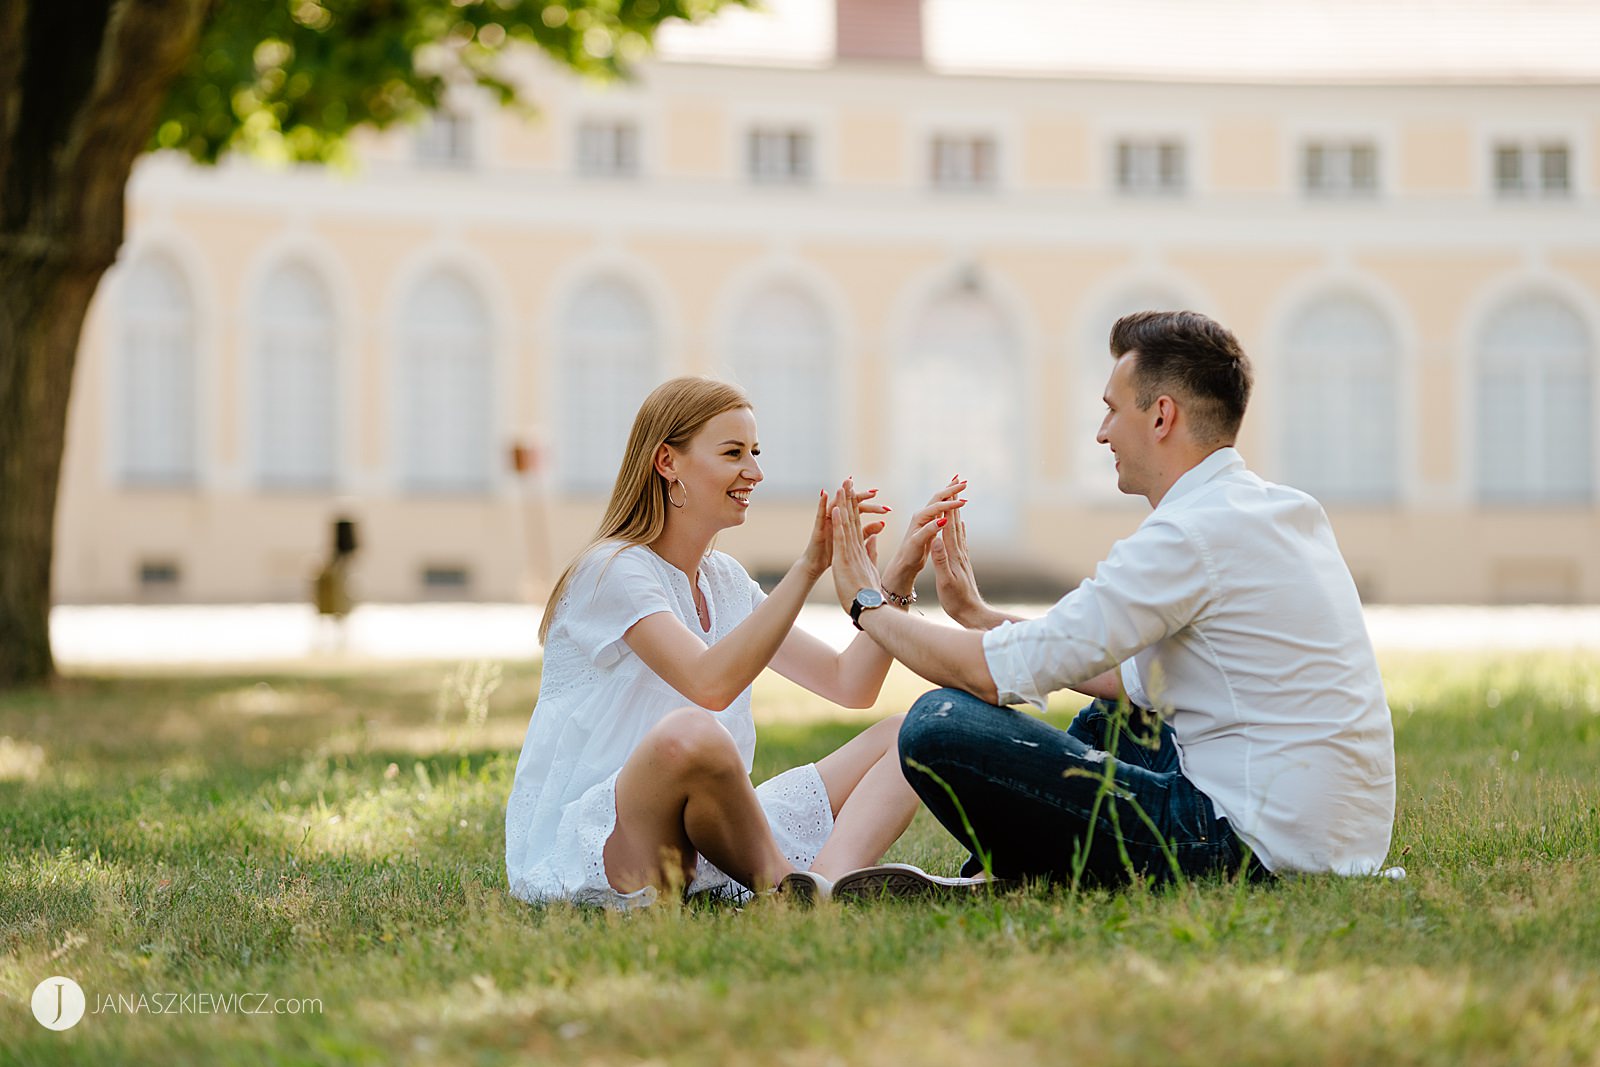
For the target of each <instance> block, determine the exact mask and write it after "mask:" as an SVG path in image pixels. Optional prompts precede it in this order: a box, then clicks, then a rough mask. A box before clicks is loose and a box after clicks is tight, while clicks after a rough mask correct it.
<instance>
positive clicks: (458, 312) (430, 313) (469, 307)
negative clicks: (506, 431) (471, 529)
mask: <svg viewBox="0 0 1600 1067" xmlns="http://www.w3.org/2000/svg"><path fill="white" fill-rule="evenodd" d="M403 314H404V318H403V322H402V326H401V336H402V338H403V342H402V343H403V345H404V349H403V355H402V365H401V397H402V399H401V420H400V426H401V441H400V448H399V453H400V459H401V480H402V482H403V484H404V485H406V487H408V488H411V489H417V490H424V491H443V492H469V491H475V490H481V489H484V488H486V487H487V486H488V484H489V479H490V472H491V470H492V462H493V452H492V448H493V444H492V439H491V431H490V427H491V425H492V422H493V418H492V416H493V408H492V404H491V401H490V397H491V373H490V371H491V367H490V362H491V353H490V348H489V314H488V310H487V308H485V306H484V304H483V300H482V298H481V297H480V296H479V295H478V292H477V290H476V289H475V288H474V287H473V286H472V285H471V284H470V283H469V282H467V281H466V279H464V278H462V277H460V276H458V275H456V274H453V273H447V272H439V273H435V274H433V275H431V276H429V277H428V278H426V279H424V280H423V281H422V283H421V284H419V285H418V286H417V287H416V289H414V290H413V291H412V295H411V298H410V299H409V300H408V301H407V304H406V310H405V312H404V313H403Z"/></svg>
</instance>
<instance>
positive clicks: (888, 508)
mask: <svg viewBox="0 0 1600 1067" xmlns="http://www.w3.org/2000/svg"><path fill="white" fill-rule="evenodd" d="M883 510H884V513H885V514H887V513H889V512H891V511H893V510H894V508H891V507H890V506H889V505H888V504H885V505H884V506H883Z"/></svg>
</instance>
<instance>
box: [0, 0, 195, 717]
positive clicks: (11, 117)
mask: <svg viewBox="0 0 1600 1067" xmlns="http://www.w3.org/2000/svg"><path fill="white" fill-rule="evenodd" d="M210 7H211V0H81V2H78V3H70V4H69V3H62V2H60V0H0V689H6V688H12V687H15V686H19V685H27V684H33V683H38V682H43V681H47V680H49V678H50V677H51V676H52V674H53V673H54V662H53V658H52V656H51V653H50V564H51V556H52V549H53V543H54V536H55V511H56V491H57V487H58V482H59V479H60V475H61V454H62V451H63V449H64V448H65V446H66V430H67V406H68V400H69V398H70V396H71V391H72V373H73V367H74V365H75V363H76V362H77V355H78V339H79V335H80V334H81V332H82V329H83V319H84V315H85V313H86V312H87V311H88V308H89V301H90V299H91V298H92V297H93V296H94V291H95V287H96V286H97V285H98V284H99V282H100V276H101V275H102V274H104V273H105V270H106V268H107V267H109V266H110V265H111V263H112V261H113V260H114V259H115V258H116V254H117V249H118V248H119V247H120V246H121V244H122V237H123V196H124V191H125V187H126V186H127V182H128V175H129V173H130V172H131V171H132V169H133V163H134V160H135V159H136V158H138V156H139V153H140V152H142V151H143V150H144V148H145V146H146V145H147V144H148V143H149V141H150V136H151V133H152V132H153V127H154V125H155V122H156V117H157V115H158V114H159V113H160V108H161V104H162V101H163V99H164V97H165V94H166V91H167V87H168V85H169V84H170V83H171V81H172V78H173V77H174V76H175V75H176V74H177V73H178V72H179V71H180V70H181V69H182V68H183V66H184V64H185V63H186V62H187V61H188V59H189V57H190V54H191V53H192V52H193V51H194V48H195V43H196V41H197V40H198V38H199V33H200V28H201V26H202V25H203V23H204V22H205V18H206V16H207V14H208V13H209V11H210Z"/></svg>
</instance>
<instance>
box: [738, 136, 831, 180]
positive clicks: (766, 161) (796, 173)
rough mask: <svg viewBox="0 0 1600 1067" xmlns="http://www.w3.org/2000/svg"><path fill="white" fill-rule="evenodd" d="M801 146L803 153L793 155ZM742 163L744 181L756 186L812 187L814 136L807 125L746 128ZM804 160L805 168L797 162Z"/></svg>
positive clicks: (815, 154) (815, 164)
mask: <svg viewBox="0 0 1600 1067" xmlns="http://www.w3.org/2000/svg"><path fill="white" fill-rule="evenodd" d="M801 145H803V146H804V151H803V152H800V151H796V149H797V148H798V147H799V146H801ZM740 158H741V160H742V161H743V168H744V176H745V180H746V181H748V182H750V184H752V185H758V186H796V187H805V186H814V185H817V184H818V175H817V134H816V131H815V130H814V129H812V128H811V127H810V126H809V125H808V124H805V123H794V122H758V123H752V124H750V125H748V126H746V127H745V130H744V151H743V153H742V154H741V156H740ZM802 158H803V161H804V165H803V166H801V165H799V163H798V162H797V161H799V160H801V159H802Z"/></svg>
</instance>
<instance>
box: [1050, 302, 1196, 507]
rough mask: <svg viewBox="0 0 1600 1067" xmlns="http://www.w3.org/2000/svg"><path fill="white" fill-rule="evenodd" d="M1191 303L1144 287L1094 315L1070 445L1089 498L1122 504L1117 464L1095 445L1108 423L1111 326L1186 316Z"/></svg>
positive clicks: (1088, 325)
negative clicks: (1140, 316) (1141, 318)
mask: <svg viewBox="0 0 1600 1067" xmlns="http://www.w3.org/2000/svg"><path fill="white" fill-rule="evenodd" d="M1187 306H1188V304H1187V303H1186V302H1185V301H1184V300H1183V299H1182V298H1181V297H1179V296H1178V295H1177V294H1176V293H1174V292H1172V291H1171V290H1170V289H1166V288H1164V287H1162V286H1159V285H1141V286H1138V287H1136V288H1132V289H1126V290H1124V291H1122V292H1120V293H1118V294H1117V295H1116V296H1115V297H1114V298H1112V299H1111V300H1108V301H1106V302H1105V303H1104V304H1102V305H1101V306H1100V307H1099V308H1098V309H1097V310H1096V311H1094V312H1092V313H1091V314H1090V315H1089V317H1088V318H1087V319H1086V320H1085V321H1084V323H1083V335H1082V336H1083V341H1082V353H1083V354H1082V358H1081V359H1080V360H1079V363H1078V390H1077V393H1076V395H1075V396H1074V397H1073V398H1072V401H1071V404H1072V415H1073V417H1072V418H1071V419H1069V420H1068V423H1067V424H1068V425H1069V426H1071V427H1073V428H1074V429H1073V437H1072V441H1071V444H1070V448H1071V455H1072V456H1073V457H1074V461H1073V464H1072V469H1073V470H1075V471H1076V472H1077V480H1078V484H1079V486H1080V488H1081V489H1082V490H1083V491H1085V492H1087V493H1089V494H1090V495H1093V496H1097V497H1103V498H1107V499H1120V498H1121V493H1119V492H1118V490H1117V463H1116V457H1114V456H1113V455H1112V454H1111V449H1109V448H1107V447H1106V446H1105V445H1102V444H1100V443H1099V442H1098V441H1096V440H1095V435H1096V434H1097V433H1099V432H1100V424H1101V423H1102V422H1103V421H1105V417H1106V405H1105V400H1104V399H1103V398H1104V396H1105V391H1106V382H1108V381H1109V380H1110V378H1111V369H1112V367H1113V366H1115V364H1114V363H1112V361H1111V344H1110V340H1111V327H1112V326H1113V325H1115V324H1116V321H1117V320H1118V319H1120V318H1122V316H1124V315H1132V314H1133V313H1134V312H1136V311H1182V310H1183V309H1184V308H1186V307H1187Z"/></svg>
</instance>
